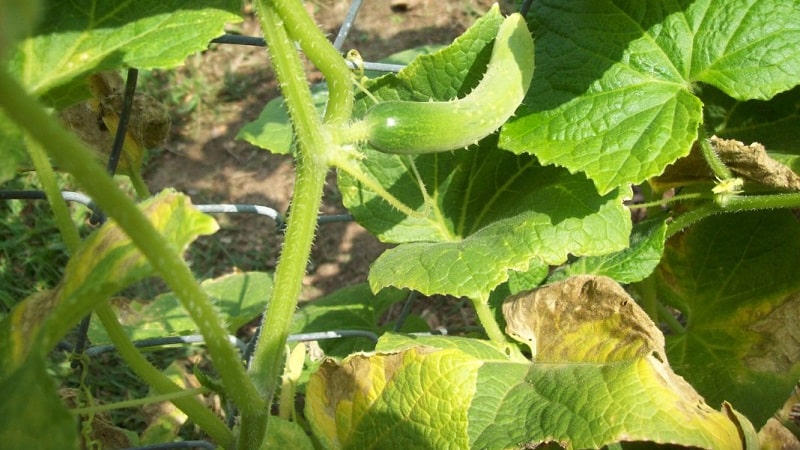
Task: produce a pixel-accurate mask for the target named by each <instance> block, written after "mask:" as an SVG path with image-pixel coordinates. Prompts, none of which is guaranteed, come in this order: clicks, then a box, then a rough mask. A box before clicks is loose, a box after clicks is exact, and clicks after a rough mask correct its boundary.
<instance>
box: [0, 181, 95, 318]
mask: <svg viewBox="0 0 800 450" xmlns="http://www.w3.org/2000/svg"><path fill="white" fill-rule="evenodd" d="M59 178H60V181H61V182H62V183H64V182H65V180H66V177H65V176H60V177H59ZM2 188H3V189H4V190H28V189H39V186H38V184H37V183H36V175H35V174H33V173H26V174H22V175H20V176H19V177H17V178H16V179H14V180H12V181H9V182H7V183H5V184H3V186H2ZM71 210H72V211H73V220H75V221H76V223H84V222H85V216H86V214H87V211H88V210H87V209H86V208H85V207H83V206H80V205H72V206H71ZM81 228H82V229H83V230H85V229H86V228H87V226H86V225H82V226H81ZM67 260H68V254H67V250H66V247H65V246H64V243H63V241H62V240H61V235H60V234H59V232H58V228H57V227H56V223H55V220H54V219H53V215H52V213H51V212H50V206H49V204H48V203H47V202H46V201H44V200H7V201H0V311H1V312H2V313H6V312H8V311H9V310H10V309H11V308H12V307H13V306H14V305H15V304H17V303H18V302H20V301H22V300H23V299H24V298H25V297H27V296H28V295H30V294H32V293H34V292H38V291H41V290H44V289H50V288H52V287H54V286H55V285H56V284H57V283H58V281H59V280H60V279H61V276H62V274H63V271H64V266H65V265H66V263H67Z"/></svg>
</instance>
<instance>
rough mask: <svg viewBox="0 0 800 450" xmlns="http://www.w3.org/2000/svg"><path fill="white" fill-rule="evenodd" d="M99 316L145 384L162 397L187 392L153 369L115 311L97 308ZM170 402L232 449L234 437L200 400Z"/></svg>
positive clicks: (220, 443)
mask: <svg viewBox="0 0 800 450" xmlns="http://www.w3.org/2000/svg"><path fill="white" fill-rule="evenodd" d="M95 313H97V317H99V318H100V321H101V322H102V323H103V327H104V328H105V329H106V332H107V333H108V337H109V338H111V342H113V343H114V346H115V347H116V348H117V353H119V354H120V356H122V359H124V360H125V362H126V363H127V364H128V367H130V368H131V370H133V372H134V373H135V374H136V375H138V376H139V377H140V378H141V379H142V380H144V381H145V383H147V384H148V385H149V386H151V387H153V389H155V390H156V391H158V392H159V393H161V394H174V393H178V392H182V391H183V388H181V387H180V386H178V385H177V384H175V383H173V382H172V380H170V379H169V378H167V377H166V376H165V375H164V374H163V373H161V372H160V371H159V370H158V369H156V368H155V367H153V366H152V365H151V364H150V363H149V362H148V361H147V359H145V357H144V356H142V354H141V353H140V352H139V350H138V349H137V348H136V347H135V346H134V345H133V343H132V342H131V341H130V339H128V336H127V335H126V334H125V330H123V329H122V326H120V324H119V322H117V317H116V316H115V315H114V311H113V310H112V309H111V307H110V306H109V305H108V304H107V303H101V304H99V305H98V306H97V307H96V308H95ZM170 401H171V402H172V403H174V404H175V406H177V407H178V408H180V410H181V411H183V412H184V413H186V415H187V416H189V417H190V418H191V420H192V422H194V423H195V424H197V425H198V426H199V427H200V428H202V429H203V431H205V432H206V433H208V435H209V436H211V437H212V438H213V439H214V440H215V441H216V442H217V444H219V445H220V446H222V447H225V448H232V444H233V442H234V440H233V433H231V431H230V430H229V429H228V427H227V426H225V423H223V422H222V421H221V420H220V419H219V418H218V417H217V416H216V415H215V414H214V413H213V412H211V411H210V410H209V409H208V408H206V407H205V405H203V403H202V402H200V400H198V399H197V398H195V397H175V398H171V399H170Z"/></svg>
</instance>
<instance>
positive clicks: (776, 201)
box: [724, 192, 800, 212]
mask: <svg viewBox="0 0 800 450" xmlns="http://www.w3.org/2000/svg"><path fill="white" fill-rule="evenodd" d="M777 208H800V193H798V192H792V193H788V194H773V195H732V196H730V197H728V198H726V199H725V205H724V209H725V211H730V212H733V211H754V210H757V209H777Z"/></svg>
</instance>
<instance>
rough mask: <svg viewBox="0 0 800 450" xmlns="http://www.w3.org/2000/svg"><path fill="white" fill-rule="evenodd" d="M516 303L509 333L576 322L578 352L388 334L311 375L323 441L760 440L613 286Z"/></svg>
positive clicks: (547, 336)
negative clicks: (670, 355) (696, 381)
mask: <svg viewBox="0 0 800 450" xmlns="http://www.w3.org/2000/svg"><path fill="white" fill-rule="evenodd" d="M537 299H540V300H541V301H537ZM508 302H509V303H508V304H510V305H512V306H511V307H508V308H506V309H505V314H506V315H507V317H506V319H507V320H508V322H509V324H511V325H509V331H510V332H511V334H512V335H516V336H519V337H522V338H524V339H525V340H526V342H529V341H528V340H527V338H529V337H530V336H526V333H527V330H531V329H532V328H533V324H542V323H546V322H548V321H553V320H555V321H557V322H558V323H560V324H562V325H568V328H569V329H570V330H571V331H569V332H568V333H567V336H568V340H569V341H570V344H571V345H565V343H564V342H563V341H562V336H561V335H559V334H557V333H550V332H543V333H541V334H539V335H537V336H536V339H537V343H538V345H537V348H538V349H539V350H538V351H537V352H535V353H536V355H535V357H534V361H533V362H531V361H528V360H527V359H524V358H519V359H509V357H508V356H507V355H506V354H505V353H503V352H502V351H500V350H498V349H496V348H494V347H493V346H492V345H491V344H488V343H486V345H484V346H481V345H478V343H479V342H480V341H477V342H470V341H475V340H473V339H462V338H451V337H425V338H419V337H406V338H401V337H398V336H392V335H390V336H387V338H386V339H382V340H381V344H380V345H379V347H380V348H382V349H386V350H382V351H380V352H377V353H373V354H356V355H352V356H350V357H348V358H346V359H345V360H343V361H342V362H341V363H338V362H336V361H334V360H326V361H325V362H324V363H323V364H322V366H321V367H320V369H319V371H317V372H316V373H315V374H314V375H312V377H311V379H310V381H309V384H308V385H307V388H306V417H307V418H308V420H309V423H310V425H311V428H312V430H313V431H314V433H315V435H316V436H317V438H319V440H320V442H321V443H322V444H323V446H324V447H325V448H345V449H348V448H377V447H380V448H398V449H399V448H519V447H523V446H526V447H530V448H534V447H535V448H538V447H537V445H540V444H545V443H550V442H555V443H559V444H561V445H562V446H565V447H567V448H599V447H602V446H603V445H613V444H616V443H618V442H622V441H643V442H651V443H662V444H674V445H683V446H694V447H699V448H709V449H710V448H744V446H743V440H744V439H748V438H751V437H752V436H753V435H754V434H755V432H754V430H753V429H752V426H750V425H749V423H748V422H747V419H745V418H744V417H739V416H735V414H730V411H727V410H726V411H724V412H720V411H715V410H713V409H712V408H710V407H709V406H708V405H706V404H705V402H704V401H703V399H702V398H701V397H700V396H699V395H697V393H696V392H695V391H694V390H693V389H692V387H691V386H690V385H689V384H688V383H686V382H685V381H684V380H683V379H682V378H681V377H679V376H677V375H675V374H674V373H673V372H672V370H671V369H670V367H669V365H668V364H667V362H666V360H665V359H664V356H663V355H664V348H663V336H662V335H661V333H660V331H659V330H658V328H657V327H656V326H655V324H653V323H652V321H650V320H649V319H648V318H647V315H646V314H645V313H644V312H643V311H641V310H639V309H638V306H637V305H636V303H635V302H634V301H633V299H631V298H630V297H628V296H627V294H625V292H624V291H623V290H622V288H621V287H620V286H619V285H617V284H616V283H614V282H613V281H612V280H610V279H608V278H602V277H591V276H583V277H576V278H572V279H570V280H567V281H564V282H561V283H557V284H555V285H551V286H548V287H545V288H543V289H541V290H539V291H535V292H528V293H525V294H522V295H520V296H516V297H512V298H511V299H509V300H508ZM537 305H538V306H537ZM591 305H602V308H600V309H593V308H591V307H590V306H591ZM549 306H555V308H550V307H549ZM584 327H591V328H592V330H593V332H592V333H586V332H585V330H582V328H584ZM415 344H416V345H415ZM591 349H604V350H603V351H599V352H593V351H591ZM609 350H613V351H609ZM431 411H435V414H432V413H431ZM731 416H734V417H735V420H734V419H732V418H731Z"/></svg>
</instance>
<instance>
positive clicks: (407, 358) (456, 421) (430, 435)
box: [306, 347, 482, 449]
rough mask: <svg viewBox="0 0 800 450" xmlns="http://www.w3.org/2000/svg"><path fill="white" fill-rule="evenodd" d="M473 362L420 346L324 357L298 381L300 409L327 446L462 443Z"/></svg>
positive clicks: (455, 353)
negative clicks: (304, 381)
mask: <svg viewBox="0 0 800 450" xmlns="http://www.w3.org/2000/svg"><path fill="white" fill-rule="evenodd" d="M481 364H482V362H481V361H480V360H476V359H473V358H470V357H469V356H467V355H466V354H465V353H463V352H460V351H458V350H437V349H433V348H426V347H417V348H412V349H409V350H406V351H403V352H398V353H379V354H374V355H365V354H357V355H353V356H351V357H349V358H347V359H345V360H344V361H343V362H342V363H341V365H339V364H337V363H336V362H334V361H333V360H328V361H325V362H324V363H323V364H322V366H321V367H320V369H319V371H318V372H317V373H316V374H315V375H314V376H313V377H312V378H311V380H310V381H309V384H308V386H307V388H306V405H307V412H306V415H307V416H308V417H309V420H310V422H311V424H312V428H313V429H314V431H315V433H316V434H317V436H318V437H319V438H320V440H321V441H322V442H323V444H324V445H325V446H326V447H327V448H406V449H409V448H467V447H468V445H467V435H466V428H467V407H468V405H469V403H470V402H471V399H472V395H473V393H474V390H475V379H476V375H477V369H478V367H480V366H481Z"/></svg>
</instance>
